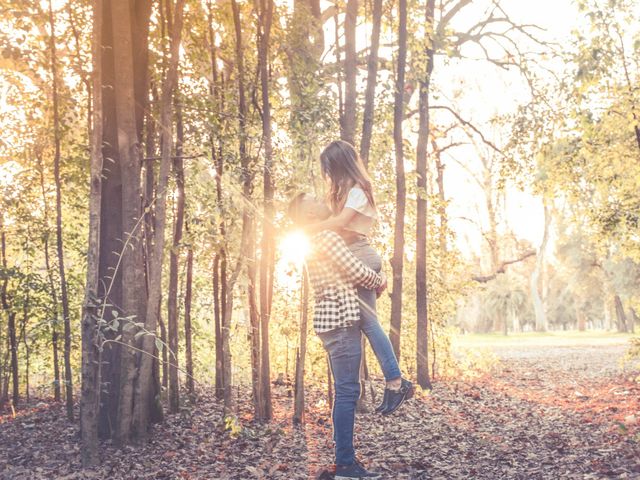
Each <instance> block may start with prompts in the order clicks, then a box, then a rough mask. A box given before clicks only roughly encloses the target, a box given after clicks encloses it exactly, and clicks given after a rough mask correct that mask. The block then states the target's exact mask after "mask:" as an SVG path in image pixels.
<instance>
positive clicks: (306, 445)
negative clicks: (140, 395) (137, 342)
mask: <svg viewBox="0 0 640 480" xmlns="http://www.w3.org/2000/svg"><path fill="white" fill-rule="evenodd" d="M497 353H498V356H499V358H500V362H499V363H498V365H497V367H495V368H493V369H492V370H491V371H490V372H487V373H486V374H484V375H482V376H479V377H476V378H470V379H469V378H467V379H464V380H462V379H446V380H445V379H443V380H439V381H437V382H435V386H434V389H433V390H432V391H431V392H430V393H423V394H420V395H417V398H415V399H414V400H412V401H410V402H407V403H406V404H405V405H404V406H403V407H402V409H401V410H400V411H399V412H398V413H397V414H395V415H393V416H391V417H381V416H379V415H376V414H374V413H372V408H369V410H370V411H369V412H366V413H360V414H359V415H358V418H357V420H356V445H357V449H358V456H359V458H360V459H361V460H362V461H363V462H364V463H365V464H366V465H367V466H368V467H370V468H371V469H373V470H377V471H380V472H382V473H384V475H385V478H389V479H434V480H435V479H443V480H444V479H452V480H456V479H492V480H494V479H585V480H588V479H609V478H612V479H613V478H615V479H640V425H639V423H640V422H639V421H638V418H639V417H640V385H639V384H638V383H636V382H635V381H634V379H633V378H632V375H631V374H630V372H629V371H624V370H622V369H621V368H620V365H619V359H620V358H621V357H622V355H623V354H624V348H623V347H621V346H607V347H598V348H589V347H584V346H581V347H536V348H535V350H534V349H532V348H531V347H526V348H525V347H522V348H515V347H510V348H505V349H502V350H499V351H498V352H497ZM376 387H377V388H378V389H381V388H382V384H381V382H377V385H376ZM307 390H308V391H307V411H306V424H305V425H304V426H303V427H298V426H293V425H292V423H291V414H292V410H293V404H292V386H291V385H290V384H287V383H285V384H284V385H274V387H273V405H274V420H273V421H272V422H271V423H269V424H257V423H255V422H252V421H251V415H252V410H251V405H250V402H249V394H248V392H247V394H246V395H245V396H244V398H245V399H246V400H245V401H244V402H242V403H241V404H240V405H238V415H237V416H238V422H237V428H236V429H235V431H234V433H233V434H232V433H231V432H230V431H228V430H225V427H224V422H223V421H222V407H221V405H220V403H219V402H217V401H216V400H215V398H214V396H213V395H212V392H211V391H207V390H204V391H201V392H199V398H198V402H197V403H196V404H195V405H194V406H193V407H191V408H190V409H184V410H183V411H182V413H181V414H177V415H171V416H167V420H166V422H165V423H164V424H162V425H157V426H155V427H154V431H153V433H152V435H151V440H150V442H149V443H148V444H146V445H143V446H127V447H124V448H121V449H118V448H115V447H114V446H112V445H111V444H110V443H109V442H103V443H102V444H101V447H100V448H101V452H100V453H101V458H102V464H101V465H100V466H99V467H97V468H94V469H86V470H81V469H80V435H79V431H78V427H77V426H76V425H75V424H70V423H68V421H67V420H66V418H65V412H64V406H63V405H61V404H55V403H53V402H43V401H40V402H33V403H32V404H31V405H29V406H27V407H26V408H24V409H22V410H19V411H18V412H17V415H16V417H15V418H14V417H13V416H12V415H11V414H8V415H4V416H0V478H2V479H15V480H22V479H29V480H32V479H107V478H108V479H114V480H118V479H127V480H128V479H158V480H162V479H187V480H191V479H221V480H226V479H307V478H321V477H320V473H321V472H322V470H323V468H324V467H326V466H328V465H330V463H331V461H332V455H333V447H332V442H331V419H330V411H329V407H328V403H327V402H326V388H324V386H322V385H310V386H308V387H307ZM76 413H77V412H76ZM322 478H331V477H330V476H329V475H326V474H325V475H324V477H322Z"/></svg>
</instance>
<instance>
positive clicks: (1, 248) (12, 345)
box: [0, 212, 20, 406]
mask: <svg viewBox="0 0 640 480" xmlns="http://www.w3.org/2000/svg"><path fill="white" fill-rule="evenodd" d="M0 255H1V260H2V268H3V270H4V271H5V272H6V271H7V239H6V233H5V230H4V218H3V217H2V213H1V212H0ZM8 285H9V277H8V276H5V277H4V280H3V281H2V287H1V288H0V301H1V302H2V310H3V311H4V313H5V314H6V315H7V339H8V342H9V345H8V349H7V350H8V353H9V354H10V364H9V365H10V367H9V369H10V370H11V385H12V392H11V393H12V395H11V398H12V403H13V406H17V405H18V402H19V386H20V384H19V381H18V343H17V339H16V324H15V319H16V314H15V312H13V311H12V310H11V305H10V304H9V294H8V293H7V288H8ZM5 365H6V363H5Z"/></svg>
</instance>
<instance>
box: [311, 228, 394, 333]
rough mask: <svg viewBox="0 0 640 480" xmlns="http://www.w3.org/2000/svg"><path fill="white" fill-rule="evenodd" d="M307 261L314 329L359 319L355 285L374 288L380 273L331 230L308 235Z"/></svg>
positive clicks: (326, 330)
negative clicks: (356, 254)
mask: <svg viewBox="0 0 640 480" xmlns="http://www.w3.org/2000/svg"><path fill="white" fill-rule="evenodd" d="M306 264H307V271H308V273H309V280H310V281H311V285H312V286H313V291H314V296H315V310H314V315H313V328H314V329H315V331H316V333H322V332H328V331H330V330H334V329H336V328H340V327H346V326H349V325H352V324H353V323H354V322H357V321H358V320H360V305H359V302H358V292H357V290H356V286H362V287H365V288H368V289H371V290H373V289H376V288H378V287H379V286H381V285H382V277H381V276H380V275H378V274H377V273H376V272H374V271H373V270H371V269H370V268H369V267H367V266H366V265H365V264H364V263H362V262H361V261H360V260H358V259H357V258H356V257H355V256H354V255H353V253H351V251H350V250H349V248H348V247H347V245H346V243H344V240H342V238H341V237H340V236H339V235H338V234H337V233H335V232H332V231H330V230H325V231H323V232H320V233H318V234H317V235H315V236H314V237H313V238H312V239H311V251H310V252H309V255H308V257H307V260H306Z"/></svg>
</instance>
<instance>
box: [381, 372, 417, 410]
mask: <svg viewBox="0 0 640 480" xmlns="http://www.w3.org/2000/svg"><path fill="white" fill-rule="evenodd" d="M411 397H413V383H411V382H410V381H409V380H406V379H404V378H403V379H402V383H401V384H400V389H398V390H389V395H388V396H387V407H386V408H385V409H384V410H382V411H381V412H380V413H382V414H383V415H390V414H392V413H393V412H395V411H396V410H397V409H398V408H400V406H401V405H402V404H403V403H404V402H405V400H409V399H410V398H411Z"/></svg>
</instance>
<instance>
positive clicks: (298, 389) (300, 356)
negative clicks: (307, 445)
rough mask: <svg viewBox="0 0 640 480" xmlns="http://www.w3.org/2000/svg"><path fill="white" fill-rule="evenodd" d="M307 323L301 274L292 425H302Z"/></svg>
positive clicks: (304, 278)
mask: <svg viewBox="0 0 640 480" xmlns="http://www.w3.org/2000/svg"><path fill="white" fill-rule="evenodd" d="M308 322H309V278H308V276H307V271H306V270H304V272H303V274H302V281H301V285H300V343H299V345H298V348H297V349H296V379H295V387H294V400H293V423H295V424H304V366H305V359H306V356H307V329H308V327H307V324H308Z"/></svg>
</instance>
